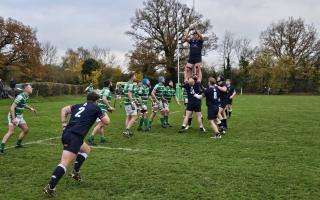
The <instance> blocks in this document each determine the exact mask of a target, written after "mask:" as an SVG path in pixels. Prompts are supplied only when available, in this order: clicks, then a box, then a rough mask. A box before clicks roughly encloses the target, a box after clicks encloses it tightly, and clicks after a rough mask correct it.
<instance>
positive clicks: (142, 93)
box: [138, 78, 150, 131]
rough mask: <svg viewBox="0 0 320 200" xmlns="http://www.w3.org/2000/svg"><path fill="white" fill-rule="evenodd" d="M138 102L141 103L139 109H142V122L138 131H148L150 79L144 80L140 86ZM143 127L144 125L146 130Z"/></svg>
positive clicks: (140, 121)
mask: <svg viewBox="0 0 320 200" xmlns="http://www.w3.org/2000/svg"><path fill="white" fill-rule="evenodd" d="M138 86H139V87H138V102H139V109H140V113H141V115H140V120H139V126H138V131H142V130H144V131H148V130H149V129H148V124H149V120H148V100H149V93H150V91H149V86H150V81H149V80H148V79H146V78H145V79H143V80H142V81H141V82H139V84H138ZM142 125H144V129H142Z"/></svg>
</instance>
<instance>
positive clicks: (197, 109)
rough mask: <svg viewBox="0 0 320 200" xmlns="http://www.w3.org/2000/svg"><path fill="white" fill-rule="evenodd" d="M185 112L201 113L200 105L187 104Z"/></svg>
mask: <svg viewBox="0 0 320 200" xmlns="http://www.w3.org/2000/svg"><path fill="white" fill-rule="evenodd" d="M187 111H191V112H201V104H189V103H188V105H187Z"/></svg>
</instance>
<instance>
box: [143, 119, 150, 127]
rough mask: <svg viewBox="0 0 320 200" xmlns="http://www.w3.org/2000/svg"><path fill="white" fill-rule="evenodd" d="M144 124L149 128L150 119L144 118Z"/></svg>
mask: <svg viewBox="0 0 320 200" xmlns="http://www.w3.org/2000/svg"><path fill="white" fill-rule="evenodd" d="M143 124H144V126H145V127H146V128H148V127H149V120H148V119H144V120H143Z"/></svg>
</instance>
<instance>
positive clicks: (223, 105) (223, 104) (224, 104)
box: [219, 101, 227, 109]
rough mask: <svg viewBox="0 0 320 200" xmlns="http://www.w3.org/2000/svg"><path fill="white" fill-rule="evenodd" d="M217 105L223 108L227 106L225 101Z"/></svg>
mask: <svg viewBox="0 0 320 200" xmlns="http://www.w3.org/2000/svg"><path fill="white" fill-rule="evenodd" d="M219 107H220V108H223V109H225V108H226V107H227V101H222V102H221V103H220V106H219Z"/></svg>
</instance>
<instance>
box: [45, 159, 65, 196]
mask: <svg viewBox="0 0 320 200" xmlns="http://www.w3.org/2000/svg"><path fill="white" fill-rule="evenodd" d="M66 171H67V168H66V167H65V166H63V164H59V165H58V166H57V167H56V169H55V170H54V171H53V174H52V176H51V179H50V181H49V186H50V189H52V190H53V189H54V188H55V187H56V185H57V184H58V182H59V180H60V179H61V178H62V176H63V175H64V174H65V173H66Z"/></svg>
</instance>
